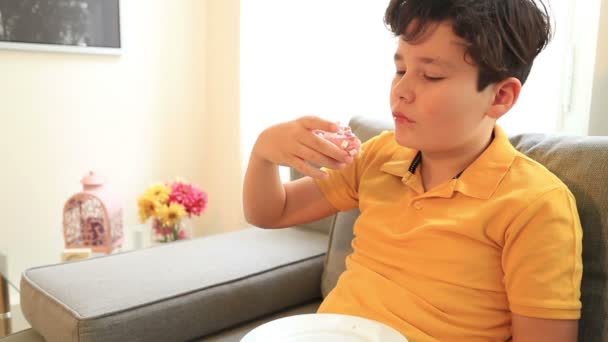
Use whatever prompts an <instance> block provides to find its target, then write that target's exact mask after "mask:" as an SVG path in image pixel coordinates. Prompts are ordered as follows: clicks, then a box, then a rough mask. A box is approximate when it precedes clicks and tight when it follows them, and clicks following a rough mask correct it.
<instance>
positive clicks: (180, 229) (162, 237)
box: [152, 218, 192, 243]
mask: <svg viewBox="0 0 608 342" xmlns="http://www.w3.org/2000/svg"><path fill="white" fill-rule="evenodd" d="M191 230H192V229H191V227H190V222H189V220H188V219H186V218H182V219H180V220H178V221H177V222H176V223H175V224H173V225H165V224H163V223H162V222H161V221H160V220H157V219H153V220H152V241H153V242H154V243H167V242H173V241H177V240H186V239H190V237H191V236H192V231H191Z"/></svg>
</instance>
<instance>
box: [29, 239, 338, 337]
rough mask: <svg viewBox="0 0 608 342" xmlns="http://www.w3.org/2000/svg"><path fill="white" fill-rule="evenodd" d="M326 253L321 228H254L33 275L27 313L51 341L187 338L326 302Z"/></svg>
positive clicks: (49, 268)
mask: <svg viewBox="0 0 608 342" xmlns="http://www.w3.org/2000/svg"><path fill="white" fill-rule="evenodd" d="M326 248H327V235H325V234H322V233H319V232H315V231H307V230H303V229H281V230H263V229H245V230H241V231H237V232H233V233H225V234H218V235H214V236H210V237H206V238H199V239H194V240H190V241H180V242H175V243H171V244H167V245H161V246H156V247H152V248H148V249H143V250H137V251H133V252H128V253H122V254H117V255H110V256H105V257H99V258H93V259H89V260H84V261H78V262H72V263H66V264H58V265H51V266H44V267H39V268H33V269H29V270H27V271H26V272H24V274H23V276H22V280H21V306H22V311H23V313H24V316H25V317H26V319H27V320H28V321H29V322H30V324H31V326H32V327H33V328H34V329H35V330H36V331H38V332H39V333H40V334H41V335H42V336H43V337H44V338H45V340H46V341H47V342H55V341H57V342H59V341H61V342H68V341H108V342H111V341H186V340H191V339H194V338H197V337H201V336H206V335H208V334H212V333H214V332H217V331H219V330H221V329H225V328H228V327H230V326H233V325H235V324H239V323H241V322H245V321H248V320H251V319H254V318H256V317H259V316H262V315H266V314H269V313H272V312H276V311H279V310H282V309H284V308H286V307H290V306H293V305H297V304H301V303H306V302H309V301H311V300H314V299H316V298H320V297H321V294H320V289H319V283H320V281H321V272H322V266H323V265H322V263H323V259H324V254H325V251H326ZM176 327H178V328H177V329H176Z"/></svg>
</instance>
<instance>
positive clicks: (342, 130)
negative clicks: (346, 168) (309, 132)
mask: <svg viewBox="0 0 608 342" xmlns="http://www.w3.org/2000/svg"><path fill="white" fill-rule="evenodd" d="M315 134H316V135H318V136H320V137H321V138H323V139H326V140H328V141H330V142H331V143H333V144H334V145H336V146H338V147H340V148H341V149H343V150H344V151H346V152H348V154H350V155H351V156H354V155H356V154H357V153H359V149H360V148H361V140H359V138H357V136H356V135H355V134H354V133H353V132H352V131H351V129H350V127H348V126H345V127H342V126H341V127H339V128H338V131H337V132H335V133H331V132H325V131H319V130H318V131H315Z"/></svg>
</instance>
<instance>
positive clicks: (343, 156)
mask: <svg viewBox="0 0 608 342" xmlns="http://www.w3.org/2000/svg"><path fill="white" fill-rule="evenodd" d="M302 143H303V144H304V145H306V146H307V147H309V148H311V149H313V150H315V151H319V152H320V153H322V154H324V155H326V156H328V157H330V158H333V159H334V160H336V161H338V162H342V163H350V162H351V161H352V157H351V156H350V155H349V154H348V152H346V151H344V150H343V149H341V148H339V147H338V146H336V145H334V144H333V143H332V142H331V141H327V140H325V139H323V138H321V137H319V136H316V135H312V136H310V137H309V138H307V139H304V141H303V142H302ZM349 158H350V159H349Z"/></svg>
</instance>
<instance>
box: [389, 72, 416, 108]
mask: <svg viewBox="0 0 608 342" xmlns="http://www.w3.org/2000/svg"><path fill="white" fill-rule="evenodd" d="M406 78H407V76H404V77H402V78H401V79H400V80H399V81H398V82H397V83H395V84H394V86H393V94H394V95H395V97H398V98H399V99H400V100H401V101H404V102H406V103H412V102H414V100H415V99H416V94H415V92H414V90H413V89H412V85H411V84H409V82H408V80H406Z"/></svg>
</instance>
